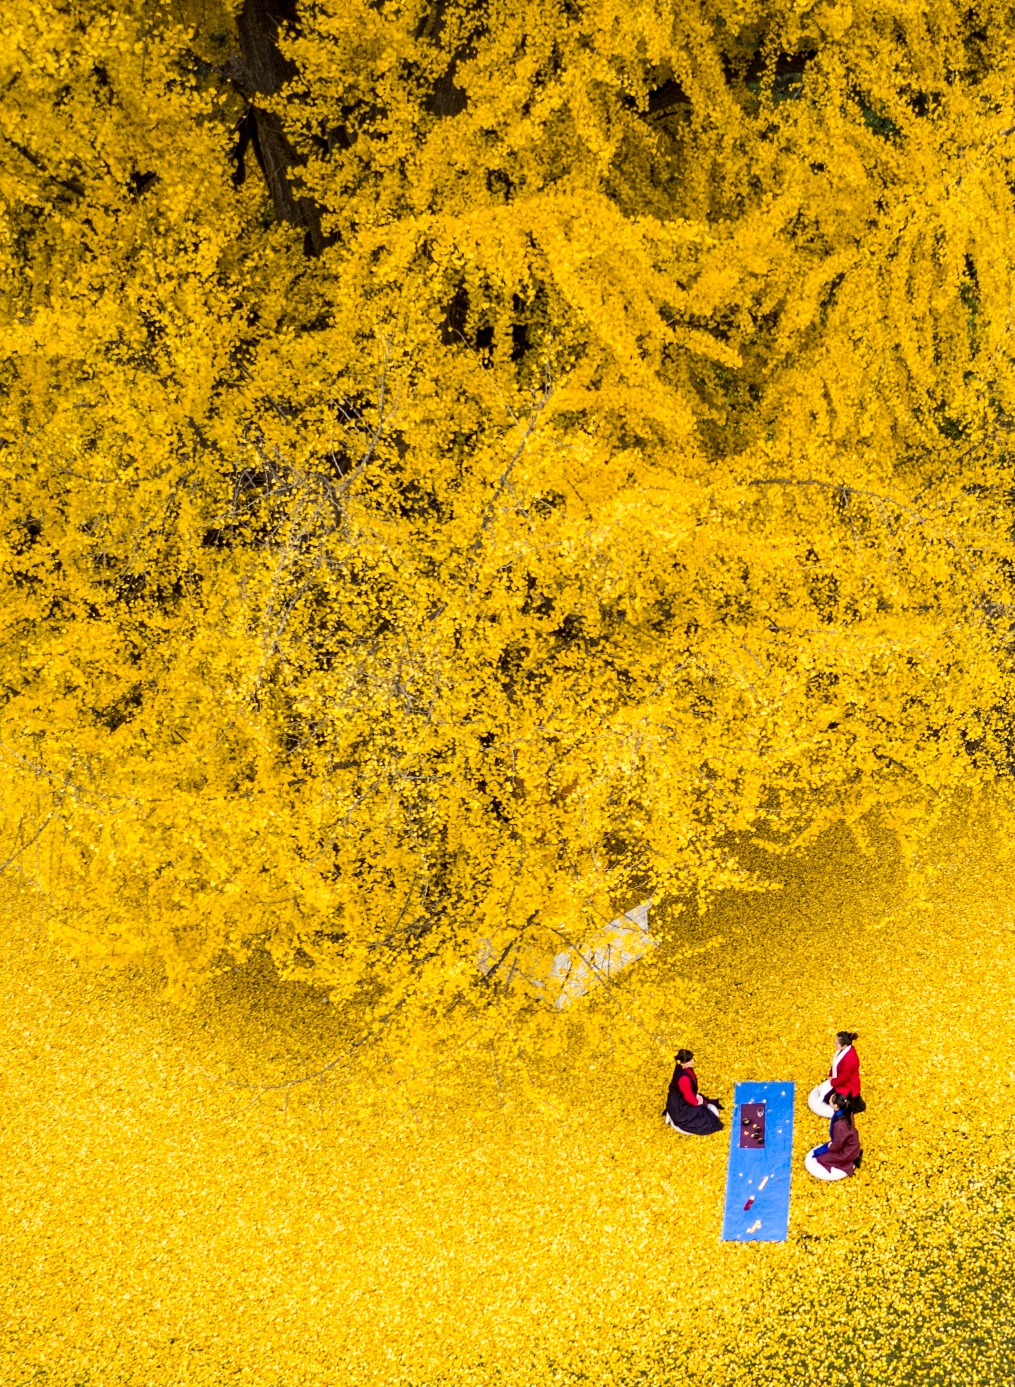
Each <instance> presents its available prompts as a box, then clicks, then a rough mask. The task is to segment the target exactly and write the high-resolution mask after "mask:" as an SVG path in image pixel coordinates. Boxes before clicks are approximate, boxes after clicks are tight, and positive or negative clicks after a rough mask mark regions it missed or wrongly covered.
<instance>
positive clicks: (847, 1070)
mask: <svg viewBox="0 0 1015 1387" xmlns="http://www.w3.org/2000/svg"><path fill="white" fill-rule="evenodd" d="M828 1077H829V1078H830V1079H831V1081H832V1088H833V1089H834V1090H835V1092H836V1093H844V1094H848V1096H849V1097H850V1098H856V1097H857V1096H858V1094H859V1092H860V1056H859V1055H858V1054H857V1053H856V1051H855V1050H854V1049H853V1047H852V1045H849V1046H847V1047H846V1049H845V1050H843V1052H842V1054H841V1055H839V1062H838V1064H836V1062H835V1060H834V1059H833V1060H832V1067H831V1069H830V1070H829V1071H828Z"/></svg>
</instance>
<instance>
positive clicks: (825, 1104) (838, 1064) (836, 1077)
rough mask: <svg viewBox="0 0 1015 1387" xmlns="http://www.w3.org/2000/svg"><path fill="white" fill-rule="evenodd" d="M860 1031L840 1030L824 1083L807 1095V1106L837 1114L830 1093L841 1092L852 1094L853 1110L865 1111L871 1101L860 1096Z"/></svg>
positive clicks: (821, 1113) (821, 1112)
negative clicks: (857, 1050)
mask: <svg viewBox="0 0 1015 1387" xmlns="http://www.w3.org/2000/svg"><path fill="white" fill-rule="evenodd" d="M857 1038H858V1037H857V1033H856V1031H838V1032H837V1033H836V1036H835V1044H836V1047H837V1048H836V1051H835V1054H834V1055H833V1056H832V1067H831V1069H829V1071H828V1078H827V1079H826V1080H825V1082H824V1083H823V1084H818V1085H817V1087H816V1088H812V1089H811V1091H810V1093H809V1095H808V1097H807V1106H808V1107H809V1108H810V1110H811V1112H813V1113H817V1115H818V1117H833V1116H834V1115H835V1109H834V1108H833V1107H832V1106H831V1105H830V1097H829V1095H830V1094H832V1093H841V1094H842V1095H843V1096H844V1097H846V1098H852V1099H853V1100H854V1103H853V1111H854V1112H863V1111H864V1109H865V1108H866V1106H867V1104H866V1103H865V1102H864V1101H863V1099H862V1098H861V1097H860V1056H859V1055H858V1054H857V1053H856V1050H855V1049H854V1048H853V1042H854V1040H856V1039H857Z"/></svg>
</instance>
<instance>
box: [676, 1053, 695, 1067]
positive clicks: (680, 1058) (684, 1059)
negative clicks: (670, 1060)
mask: <svg viewBox="0 0 1015 1387" xmlns="http://www.w3.org/2000/svg"><path fill="white" fill-rule="evenodd" d="M676 1058H677V1063H678V1064H690V1063H691V1060H693V1059H694V1053H693V1051H691V1050H678V1051H677V1056H676Z"/></svg>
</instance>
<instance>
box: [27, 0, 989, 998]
mask: <svg viewBox="0 0 1015 1387" xmlns="http://www.w3.org/2000/svg"><path fill="white" fill-rule="evenodd" d="M1012 39H1013V22H1012V13H1011V11H1010V9H1009V7H1008V6H1007V5H1004V4H1001V3H990V2H988V3H983V4H977V5H973V6H970V5H969V4H967V3H962V4H958V3H953V0H941V2H940V3H937V4H935V5H933V6H929V7H918V6H913V5H911V4H909V3H907V2H906V0H891V3H887V4H862V3H856V4H852V5H851V4H849V3H846V2H845V0H842V2H840V3H835V2H833V0H822V2H821V3H818V4H808V3H803V4H801V3H799V2H796V3H791V0H774V3H773V0H764V3H762V0H699V2H697V3H686V2H685V0H681V3H679V4H670V5H666V4H661V3H658V0H656V2H655V3H653V2H652V0H630V2H629V3H627V4H624V5H617V4H614V3H613V0H587V2H583V0H550V3H545V0H540V3H538V4H537V3H532V2H531V0H524V2H523V3H518V2H517V0H513V3H504V2H503V0H489V2H488V3H486V4H484V5H477V4H474V3H469V0H463V2H462V3H455V2H454V0H406V2H405V3H401V2H400V0H392V2H390V3H389V0H372V3H365V0H318V2H317V3H306V2H305V0H244V2H243V3H242V4H240V3H238V0H237V3H233V4H229V3H227V0H124V3H123V4H122V5H121V6H119V7H118V8H116V9H114V8H112V7H109V6H101V5H95V4H91V3H84V0H61V3H54V4H52V5H47V6H38V5H34V4H30V3H29V2H28V0H14V3H13V4H11V5H9V6H7V7H5V11H4V15H3V17H2V18H0V92H2V95H0V194H2V197H3V204H4V217H3V223H2V229H0V237H2V239H0V304H2V307H0V345H2V351H0V359H2V366H0V371H2V397H0V487H2V491H0V496H2V502H0V505H2V527H0V530H2V532H0V573H2V584H3V599H4V600H3V606H2V640H0V689H2V707H0V757H2V761H3V786H2V797H3V798H2V814H3V821H2V825H0V831H2V840H0V864H3V865H4V866H5V867H6V869H7V870H10V871H20V872H23V873H25V874H26V875H27V876H29V877H30V878H31V880H32V881H33V882H34V883H35V886H36V889H37V891H38V892H39V894H40V898H41V899H42V900H44V901H45V902H46V908H47V914H48V917H49V919H50V921H51V925H52V928H53V929H54V931H55V932H56V933H57V935H58V936H59V937H60V938H61V939H62V940H63V941H64V942H65V944H66V945H67V946H68V947H71V948H73V949H75V950H76V951H78V952H79V953H80V954H82V955H88V956H93V957H98V958H109V959H117V958H120V959H124V958H130V957H134V956H137V955H139V954H142V953H150V952H152V951H155V952H157V953H158V954H159V955H161V957H162V958H163V959H164V961H165V966H166V970H167V978H168V986H169V992H170V995H172V996H175V997H177V998H180V999H184V998H186V997H188V996H190V995H192V994H193V992H194V990H195V989H196V988H198V987H199V986H200V985H201V984H202V982H203V981H204V980H205V979H206V978H207V977H208V976H209V975H210V974H211V973H212V972H213V971H214V970H215V969H216V968H219V967H222V966H224V964H226V963H229V962H235V961H237V960H241V959H243V958H244V957H246V956H247V955H248V954H249V953H250V951H251V950H252V949H254V948H259V947H264V948H267V949H268V950H269V951H270V952H271V954H272V956H273V958H274V960H275V963H276V965H277V966H278V967H279V969H280V970H281V971H282V972H284V973H286V974H287V975H289V976H295V977H300V978H305V979H306V980H308V981H311V982H315V983H318V984H320V985H322V986H325V987H327V988H328V989H329V991H330V992H331V995H332V997H333V999H334V1000H335V1001H337V1002H341V1003H343V1004H348V1005H350V1006H353V1005H354V1004H355V1005H359V1004H360V1003H362V1004H363V1006H364V1007H365V1011H364V1012H363V1014H364V1015H374V1014H376V1015H381V1014H384V1015H388V1014H390V1013H391V1011H392V1009H393V1008H396V1007H399V1006H401V1007H403V1008H407V1009H409V1010H413V1011H418V1009H419V1008H420V1007H423V1008H427V1009H433V1008H439V1009H443V1008H446V1007H447V1006H448V1005H451V1004H454V1003H455V1002H460V1001H461V1000H462V999H463V998H464V999H466V1000H470V1001H474V1002H477V1003H478V1002H480V1001H481V1000H482V999H483V998H490V997H495V996H500V997H502V998H504V997H510V996H513V995H514V994H512V993H510V990H509V989H506V988H505V985H504V984H505V982H506V979H507V977H508V976H510V959H511V957H512V954H513V953H515V954H517V952H518V951H519V950H521V949H523V948H524V949H530V950H531V949H536V950H537V951H538V950H544V951H545V952H546V953H547V954H548V955H550V956H552V955H553V954H554V953H555V952H559V951H560V950H561V949H562V948H573V947H574V946H575V945H577V944H578V943H580V940H581V938H582V937H584V935H585V934H586V933H587V930H588V928H589V927H590V926H591V925H592V924H593V923H594V922H596V921H606V920H609V919H611V918H612V917H613V916H615V915H616V914H617V913H618V912H620V911H624V910H627V909H629V908H630V907H631V906H633V905H635V904H636V903H638V902H639V901H641V900H644V899H647V898H649V897H651V898H652V899H653V900H654V901H657V902H660V901H665V900H667V899H669V900H683V899H696V900H698V901H703V900H706V899H708V897H709V896H710V895H711V894H712V893H714V892H715V891H716V890H718V889H721V888H725V887H729V886H736V885H739V886H744V887H750V886H752V885H757V884H759V883H758V882H757V880H756V879H755V877H754V876H753V875H752V873H751V872H750V871H748V870H747V869H746V868H745V867H744V866H743V865H742V863H741V861H740V857H739V854H738V845H739V844H741V843H743V842H745V841H751V842H754V843H757V842H759V841H760V842H762V843H764V844H766V845H767V846H768V847H769V848H770V849H771V850H772V851H773V852H787V851H792V850H793V849H794V848H795V847H796V846H799V845H800V844H801V843H802V842H803V841H805V840H806V838H807V837H808V836H810V835H813V834H815V833H817V832H820V831H821V829H823V828H824V827H826V826H827V825H828V824H829V823H830V822H831V821H832V820H835V819H845V820H846V821H847V822H849V823H850V824H852V825H854V826H855V827H856V830H857V832H860V833H862V831H863V830H862V825H863V822H864V820H865V819H866V818H867V816H869V815H870V813H871V811H872V810H877V811H879V812H880V813H881V814H882V816H883V817H884V818H885V820H886V821H887V822H888V823H890V824H892V825H893V826H895V827H896V828H897V829H898V830H899V831H900V832H901V833H902V834H903V836H904V837H908V838H909V839H914V838H915V837H916V836H918V835H919V834H920V833H922V832H923V831H925V828H926V825H927V822H928V820H930V819H933V818H934V817H935V816H937V815H939V814H940V813H942V812H943V811H944V810H945V809H946V808H947V807H948V806H949V805H950V804H952V803H953V802H954V801H955V798H956V796H961V795H968V794H970V793H976V792H978V791H979V790H980V789H982V788H983V787H985V786H987V785H997V784H998V783H999V782H1003V781H1004V779H1005V778H1006V777H1007V776H1008V775H1009V774H1010V763H1011V758H1012V751H1013V749H1012V743H1011V731H1010V719H1009V709H1008V704H1009V690H1010V677H1011V627H1012V611H1013V608H1015V598H1013V595H1012V592H1011V589H1012V581H1013V570H1012V557H1013V543H1012V526H1013V522H1015V509H1013V500H1015V493H1013V491H1012V475H1011V473H1012V467H1011V457H1010V453H1009V441H1008V440H1009V433H1010V430H1011V427H1012V419H1013V414H1015V370H1013V358H1012V334H1011V311H1012V310H1011V304H1012V302H1013V301H1015V285H1013V283H1012V279H1013V273H1012V258H1011V254H1010V246H1011V244H1012V241H1013V231H1015V227H1013V221H1015V218H1013V210H1015V208H1013V176H1015V175H1013V163H1012V161H1013V159H1015V102H1013V88H1015V71H1013V64H1015V44H1013V42H1012ZM481 948H492V950H493V956H494V957H495V958H496V960H497V961H496V963H495V964H494V966H493V967H492V968H490V969H489V971H488V972H487V973H486V974H485V975H484V974H483V973H482V972H480V971H479V970H478V969H477V966H476V960H477V956H478V951H479V950H480V949H481ZM519 995H521V994H519ZM523 1000H524V999H523Z"/></svg>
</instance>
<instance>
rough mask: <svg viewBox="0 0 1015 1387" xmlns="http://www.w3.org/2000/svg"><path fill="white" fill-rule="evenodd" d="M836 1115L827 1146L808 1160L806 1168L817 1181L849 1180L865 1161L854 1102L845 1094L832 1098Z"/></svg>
mask: <svg viewBox="0 0 1015 1387" xmlns="http://www.w3.org/2000/svg"><path fill="white" fill-rule="evenodd" d="M829 1100H830V1106H831V1109H832V1112H833V1114H834V1115H833V1117H832V1121H831V1125H830V1127H829V1129H828V1140H827V1141H826V1142H825V1144H824V1146H815V1147H814V1149H813V1150H812V1151H808V1152H807V1155H806V1156H805V1157H804V1165H805V1166H806V1168H807V1170H808V1172H809V1174H811V1175H813V1176H814V1178H815V1179H816V1180H845V1178H846V1176H847V1175H852V1174H853V1172H854V1170H856V1169H857V1167H858V1166H859V1164H860V1162H861V1160H862V1159H863V1150H862V1148H861V1146H860V1136H859V1133H858V1132H857V1130H856V1126H855V1124H854V1122H853V1112H854V1108H853V1104H854V1101H855V1100H854V1099H853V1098H850V1097H849V1096H848V1095H846V1094H843V1093H836V1092H834V1091H833V1092H832V1093H830V1094H829Z"/></svg>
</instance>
